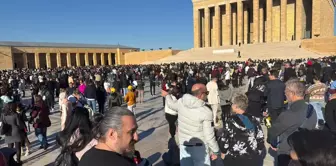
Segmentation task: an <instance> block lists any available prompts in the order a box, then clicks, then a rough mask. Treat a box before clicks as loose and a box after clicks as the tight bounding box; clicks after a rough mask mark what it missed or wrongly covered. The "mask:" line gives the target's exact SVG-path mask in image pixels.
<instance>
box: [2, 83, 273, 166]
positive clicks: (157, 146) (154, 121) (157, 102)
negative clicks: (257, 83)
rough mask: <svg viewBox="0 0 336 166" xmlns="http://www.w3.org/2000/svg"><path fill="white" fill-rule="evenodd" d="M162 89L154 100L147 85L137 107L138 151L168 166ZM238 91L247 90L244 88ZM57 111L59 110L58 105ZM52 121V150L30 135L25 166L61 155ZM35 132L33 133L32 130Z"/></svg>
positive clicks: (56, 122) (269, 162) (54, 118)
mask: <svg viewBox="0 0 336 166" xmlns="http://www.w3.org/2000/svg"><path fill="white" fill-rule="evenodd" d="M158 89H160V88H157V92H156V94H157V95H156V96H154V97H152V96H151V95H150V92H149V87H148V86H147V87H146V89H145V103H144V104H138V105H137V107H136V111H137V122H138V126H139V129H138V133H139V137H140V141H139V142H138V143H137V144H136V149H137V150H139V151H140V153H141V155H142V157H145V158H148V159H149V161H151V162H152V163H154V164H153V165H157V166H164V163H163V161H162V155H163V154H164V153H165V152H167V151H168V144H167V143H168V139H169V137H170V136H169V133H168V123H167V121H166V119H165V116H164V114H165V113H164V109H163V106H162V97H161V96H160V94H161V92H160V91H158ZM235 91H243V88H241V89H236V90H235ZM25 102H26V103H28V102H29V99H28V98H25ZM56 105H57V104H56ZM56 110H58V106H57V107H56ZM50 118H51V122H52V125H51V127H49V128H48V141H49V144H50V146H49V148H48V149H47V150H46V151H44V150H39V149H38V147H39V143H38V142H37V140H36V137H35V135H34V133H30V134H29V140H30V141H31V143H32V144H31V146H32V148H31V149H32V150H31V151H32V153H31V154H30V155H29V156H28V157H22V161H23V162H24V164H23V165H24V166H30V165H32V166H44V165H50V166H51V165H53V162H54V161H55V159H56V157H57V155H58V154H59V152H60V149H59V147H58V146H57V144H56V142H55V138H56V135H57V133H58V132H59V131H60V113H59V112H58V113H54V114H52V115H50ZM31 130H32V131H33V129H32V127H31ZM1 146H6V145H5V144H4V142H3V140H2V141H1ZM264 161H265V162H264V165H265V166H273V158H272V157H271V156H270V155H267V156H266V158H265V160H264Z"/></svg>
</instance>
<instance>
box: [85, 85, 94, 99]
mask: <svg viewBox="0 0 336 166" xmlns="http://www.w3.org/2000/svg"><path fill="white" fill-rule="evenodd" d="M96 91H97V90H96V87H95V86H94V85H89V86H87V87H86V88H85V91H84V96H85V97H86V98H87V99H97V92H96Z"/></svg>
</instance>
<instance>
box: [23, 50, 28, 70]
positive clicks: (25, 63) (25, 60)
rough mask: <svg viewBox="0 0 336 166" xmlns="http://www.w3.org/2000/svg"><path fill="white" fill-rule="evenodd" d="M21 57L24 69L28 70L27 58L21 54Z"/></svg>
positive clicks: (24, 54)
mask: <svg viewBox="0 0 336 166" xmlns="http://www.w3.org/2000/svg"><path fill="white" fill-rule="evenodd" d="M22 57H23V67H24V68H28V57H27V53H25V52H24V53H23V54H22Z"/></svg>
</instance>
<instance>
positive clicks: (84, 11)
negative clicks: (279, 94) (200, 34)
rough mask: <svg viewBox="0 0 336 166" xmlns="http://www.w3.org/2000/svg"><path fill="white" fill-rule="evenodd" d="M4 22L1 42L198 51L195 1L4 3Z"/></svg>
mask: <svg viewBox="0 0 336 166" xmlns="http://www.w3.org/2000/svg"><path fill="white" fill-rule="evenodd" d="M335 18H336V17H335ZM0 20H1V21H0V22H1V24H0V40H2V41H36V42H70V43H71V42H73V43H91V44H118V43H120V44H123V45H129V46H134V47H139V48H145V49H150V48H154V49H158V48H167V47H170V46H171V47H173V48H178V49H187V48H191V47H193V25H192V2H191V0H143V1H140V0H8V1H5V0H2V2H1V5H0ZM335 21H336V20H335ZM335 31H336V26H335Z"/></svg>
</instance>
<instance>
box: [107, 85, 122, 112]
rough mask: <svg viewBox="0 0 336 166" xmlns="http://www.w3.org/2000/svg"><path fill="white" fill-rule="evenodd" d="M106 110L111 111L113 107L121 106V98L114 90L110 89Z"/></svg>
mask: <svg viewBox="0 0 336 166" xmlns="http://www.w3.org/2000/svg"><path fill="white" fill-rule="evenodd" d="M107 102H108V109H109V110H110V109H112V108H113V107H119V106H121V104H122V96H121V95H120V94H119V93H118V92H117V91H116V89H115V88H111V93H110V94H109V96H108V98H107Z"/></svg>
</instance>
